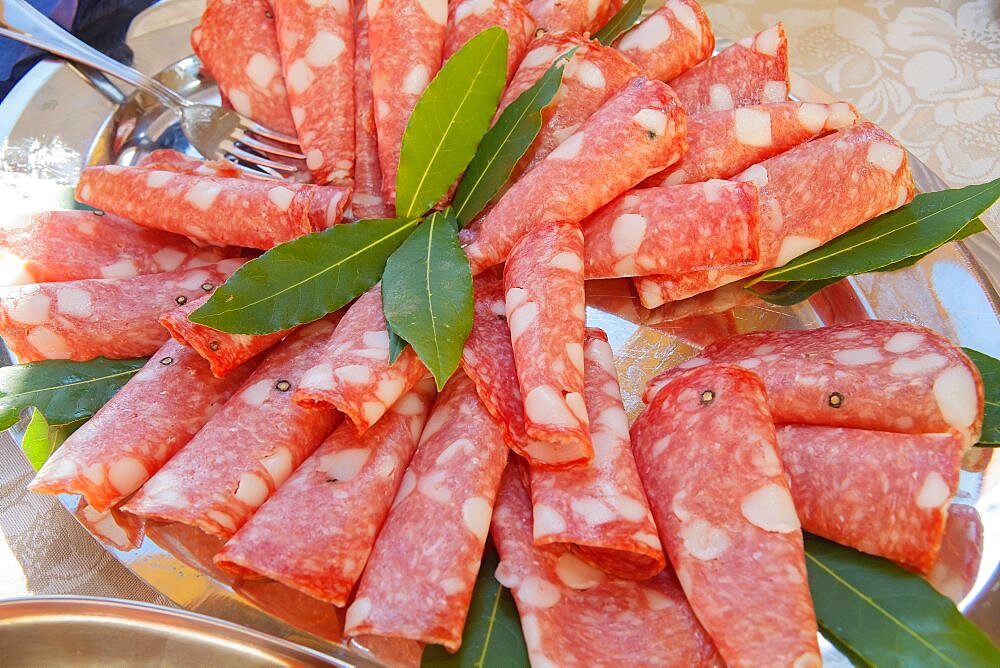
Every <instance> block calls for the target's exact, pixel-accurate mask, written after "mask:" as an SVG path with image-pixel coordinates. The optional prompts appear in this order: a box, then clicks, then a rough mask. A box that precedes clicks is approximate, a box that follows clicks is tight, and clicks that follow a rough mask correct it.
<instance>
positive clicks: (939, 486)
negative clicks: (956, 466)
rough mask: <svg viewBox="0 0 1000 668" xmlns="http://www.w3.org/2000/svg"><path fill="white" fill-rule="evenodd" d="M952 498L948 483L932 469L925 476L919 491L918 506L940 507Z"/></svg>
mask: <svg viewBox="0 0 1000 668" xmlns="http://www.w3.org/2000/svg"><path fill="white" fill-rule="evenodd" d="M949 499H951V490H950V489H949V488H948V483H946V482H945V480H944V478H942V477H941V474H940V473H938V472H937V471H931V472H930V473H928V474H927V477H926V478H924V482H923V484H922V485H921V486H920V491H918V492H917V506H918V507H920V508H940V507H941V506H943V505H944V504H945V503H947V502H948V500H949Z"/></svg>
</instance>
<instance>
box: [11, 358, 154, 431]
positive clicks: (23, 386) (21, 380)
mask: <svg viewBox="0 0 1000 668" xmlns="http://www.w3.org/2000/svg"><path fill="white" fill-rule="evenodd" d="M145 363H146V360H145V359H126V360H109V359H105V358H103V357H98V358H97V359H93V360H90V361H88V362H72V361H69V360H46V361H44V362H31V363H29V364H18V365H15V366H7V367H3V368H2V369H0V429H7V428H8V427H11V426H13V425H15V424H17V421H18V420H19V419H20V414H21V411H22V410H24V409H25V408H29V407H35V408H37V409H38V411H39V412H41V413H42V415H44V416H45V418H46V420H48V421H49V422H50V423H54V424H68V423H70V422H73V421H75V420H80V419H82V418H88V417H90V416H91V415H93V414H94V413H96V412H97V410H98V409H99V408H100V407H101V406H103V405H104V404H106V403H107V402H108V400H109V399H110V398H111V397H113V396H114V395H115V393H116V392H118V390H119V389H121V387H122V385H124V384H125V383H127V382H128V380H129V379H130V378H131V377H132V376H134V375H135V374H136V373H137V372H138V371H139V369H141V368H142V366H143V365H144V364H145Z"/></svg>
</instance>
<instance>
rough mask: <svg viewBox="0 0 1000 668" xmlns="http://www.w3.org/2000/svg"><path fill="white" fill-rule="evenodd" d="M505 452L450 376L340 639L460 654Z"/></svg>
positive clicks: (474, 402)
mask: <svg viewBox="0 0 1000 668" xmlns="http://www.w3.org/2000/svg"><path fill="white" fill-rule="evenodd" d="M507 452H508V450H507V446H506V445H504V442H503V437H502V436H501V434H500V428H499V427H498V426H497V425H496V423H495V422H494V421H493V418H491V417H490V415H489V413H487V412H486V409H485V408H483V405H482V404H481V403H480V401H479V397H478V396H476V388H475V387H474V386H473V384H472V381H470V380H469V378H468V377H467V376H466V375H465V374H464V373H462V372H461V371H458V372H456V373H455V375H454V376H452V377H451V379H450V380H449V381H448V384H447V385H446V386H445V388H444V390H442V392H441V394H440V395H438V398H437V401H435V403H434V409H433V410H432V411H431V415H430V417H429V418H428V420H427V424H426V426H425V427H424V432H423V434H422V435H421V436H420V445H418V446H417V451H416V453H415V454H414V455H413V460H412V461H411V462H410V466H409V468H407V469H406V473H405V475H404V476H403V481H402V483H401V484H400V488H399V492H398V493H397V494H396V500H395V501H394V502H393V506H392V510H390V511H389V517H388V518H387V519H386V521H385V525H384V526H383V527H382V531H381V532H380V533H379V535H378V540H377V541H375V548H374V550H372V554H371V557H370V558H369V559H368V566H367V567H366V569H365V574H364V576H363V577H362V578H361V582H360V584H359V585H358V592H357V594H356V595H355V598H354V602H353V603H352V604H351V607H350V608H348V610H347V618H346V620H345V622H344V635H345V636H355V635H360V634H371V635H378V636H392V637H401V638H409V639H411V640H419V641H421V642H425V643H433V644H437V645H444V646H445V647H446V648H447V649H448V650H450V651H452V652H455V651H457V650H458V648H459V646H461V644H462V629H463V628H464V626H465V617H466V615H467V614H468V611H469V602H470V601H471V600H472V590H473V588H474V587H475V584H476V575H477V574H478V573H479V564H480V561H481V560H482V556H483V546H484V545H485V543H486V535H487V533H489V529H490V517H491V516H492V514H493V502H494V500H495V499H496V495H497V488H498V487H499V486H500V476H501V475H502V474H503V470H504V465H505V464H506V463H507ZM428 546H433V549H428Z"/></svg>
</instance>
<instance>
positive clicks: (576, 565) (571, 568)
mask: <svg viewBox="0 0 1000 668" xmlns="http://www.w3.org/2000/svg"><path fill="white" fill-rule="evenodd" d="M556 574H557V575H558V576H559V579H560V580H562V582H563V584H565V585H566V586H567V587H569V588H570V589H590V588H591V587H596V586H597V585H599V584H601V582H602V581H603V580H604V578H605V575H604V573H603V572H602V571H601V570H600V569H599V568H595V567H593V566H591V565H590V564H588V563H587V562H585V561H583V560H582V559H580V558H579V557H577V556H575V555H573V554H571V553H569V552H566V553H565V554H563V555H562V556H561V557H559V560H558V561H556Z"/></svg>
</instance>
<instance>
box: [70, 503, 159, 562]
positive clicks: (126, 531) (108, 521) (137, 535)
mask: <svg viewBox="0 0 1000 668" xmlns="http://www.w3.org/2000/svg"><path fill="white" fill-rule="evenodd" d="M73 516H74V517H75V518H76V520H77V521H78V522H79V523H80V524H82V525H83V526H84V528H86V529H87V531H89V532H90V535H92V536H94V537H95V538H97V539H98V540H99V541H101V542H102V543H104V544H106V545H110V546H112V547H113V548H115V549H117V550H121V551H122V552H131V551H132V550H135V549H138V548H139V546H140V545H142V539H143V536H144V535H145V531H144V526H143V524H144V523H143V521H142V518H139V517H136V516H135V515H129V514H128V513H123V512H122V511H121V510H120V509H119V508H117V507H115V508H112V509H111V510H106V511H104V512H98V511H96V510H94V509H93V508H91V507H90V506H89V505H87V499H85V498H83V497H80V500H79V502H77V504H76V510H74V511H73Z"/></svg>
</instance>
